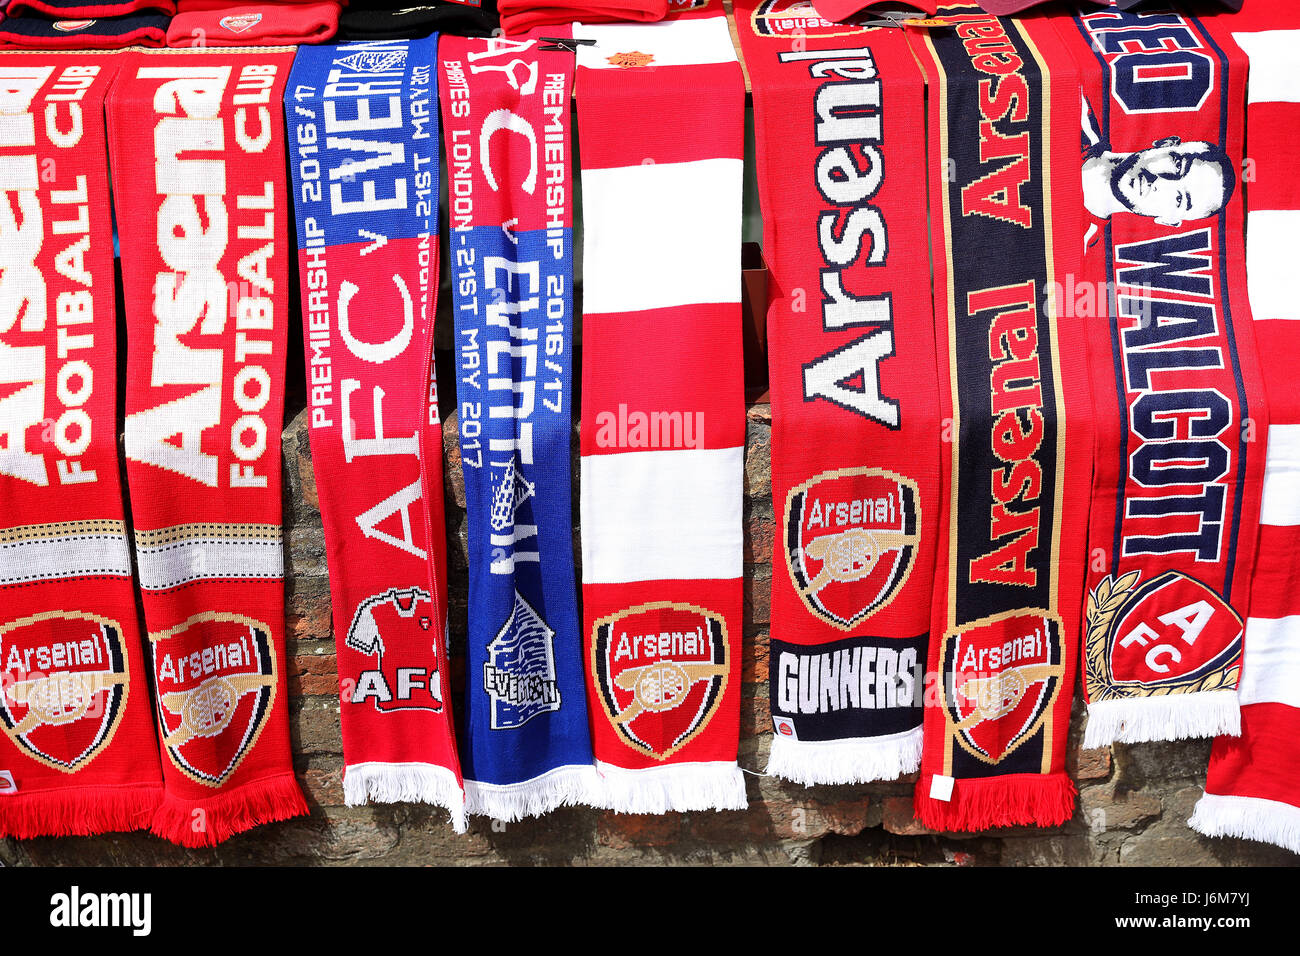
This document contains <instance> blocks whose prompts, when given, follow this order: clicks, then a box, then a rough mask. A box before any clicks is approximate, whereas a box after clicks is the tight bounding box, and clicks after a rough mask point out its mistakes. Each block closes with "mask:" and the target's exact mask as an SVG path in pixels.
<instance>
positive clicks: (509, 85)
mask: <svg viewBox="0 0 1300 956" xmlns="http://www.w3.org/2000/svg"><path fill="white" fill-rule="evenodd" d="M438 54H439V56H438V60H439V67H440V70H439V76H440V82H441V84H442V103H443V125H444V127H445V137H446V149H447V159H448V175H449V186H448V193H449V203H450V228H451V237H450V249H451V253H450V255H451V258H452V262H451V266H452V269H453V281H452V289H453V301H454V306H455V308H454V313H455V320H456V357H457V366H458V373H457V382H456V391H457V399H458V404H459V412H460V448H461V462H462V467H463V469H464V473H465V503H466V510H467V512H468V516H469V653H468V675H469V676H468V679H467V682H466V683H467V689H466V703H465V712H466V721H465V728H464V738H463V739H464V745H463V751H464V753H463V760H464V764H463V766H464V772H465V798H466V805H467V808H468V810H469V812H471V813H480V814H484V815H488V816H492V817H496V818H498V819H504V820H517V819H520V818H521V817H524V816H529V815H535V814H541V813H545V812H547V811H549V810H551V809H553V808H554V807H556V806H559V805H562V804H572V803H576V802H584V803H590V802H592V794H593V788H595V787H596V786H597V785H598V782H599V781H598V778H597V776H596V772H595V767H594V765H593V763H592V753H591V737H590V730H589V728H588V724H587V707H586V701H585V697H584V689H583V687H584V685H583V671H582V658H581V644H580V640H579V636H578V616H577V593H576V584H575V580H574V569H573V526H572V519H571V510H570V457H569V439H570V433H571V431H572V410H571V408H570V404H569V402H570V376H571V365H570V356H571V354H572V322H573V318H572V316H573V312H572V285H573V246H572V243H573V231H572V222H571V213H570V192H569V189H570V186H569V181H570V178H571V176H572V167H571V165H570V162H569V150H570V131H569V90H570V88H571V87H572V83H573V56H572V54H569V53H565V52H541V51H539V50H538V46H537V40H536V39H533V38H527V39H522V40H483V39H465V38H461V37H444V38H443V39H442V42H441V44H440V46H439V49H438Z"/></svg>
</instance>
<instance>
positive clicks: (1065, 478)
mask: <svg viewBox="0 0 1300 956" xmlns="http://www.w3.org/2000/svg"><path fill="white" fill-rule="evenodd" d="M939 14H940V16H942V17H944V18H946V19H948V20H949V21H951V22H953V23H955V24H956V25H955V26H952V27H947V28H940V29H935V30H930V31H922V30H909V31H908V34H909V37H910V39H911V40H912V41H913V43H914V47H915V49H916V51H917V53H918V56H919V57H920V58H921V60H922V62H923V64H924V67H925V70H926V74H927V76H928V77H929V81H930V94H929V108H930V130H931V135H930V143H931V145H932V148H933V152H932V153H931V156H930V177H931V178H930V182H931V206H930V208H931V216H932V223H933V225H932V236H933V245H934V259H935V264H934V270H935V305H934V311H935V318H936V323H935V325H936V330H937V334H936V339H937V344H938V350H937V351H938V355H939V356H940V360H939V365H940V377H941V381H942V384H943V388H942V396H943V405H944V408H943V415H944V418H945V419H946V420H948V426H949V427H948V429H947V434H946V437H947V438H948V439H949V441H950V448H951V454H950V457H947V459H946V462H945V471H946V474H945V482H946V488H947V491H948V492H949V494H950V497H949V500H948V506H947V509H946V513H945V516H944V521H943V523H942V525H941V527H940V534H939V540H940V544H939V549H940V554H939V558H938V561H937V569H938V570H937V573H936V575H935V588H934V623H933V634H934V639H933V641H932V642H931V651H930V664H929V668H930V671H931V673H933V674H934V675H935V676H936V680H937V682H938V684H937V688H936V691H937V693H936V696H937V700H935V702H934V705H933V706H928V707H927V708H926V715H925V752H924V755H923V757H922V766H921V778H920V781H919V782H918V784H917V791H916V800H915V803H916V807H917V811H918V816H919V817H920V819H921V820H922V822H924V823H925V825H926V826H928V827H930V828H932V829H936V830H982V829H986V828H988V827H992V826H1006V825H1012V824H1033V825H1039V826H1054V825H1057V824H1060V823H1063V822H1064V821H1065V820H1067V819H1069V817H1070V816H1071V814H1072V812H1073V808H1074V794H1075V789H1074V785H1073V784H1072V783H1071V782H1070V778H1069V777H1068V776H1067V775H1066V773H1065V743H1066V733H1067V730H1068V724H1069V714H1070V697H1071V690H1072V688H1073V686H1074V675H1075V667H1076V664H1077V653H1076V648H1077V646H1078V644H1077V642H1078V633H1079V605H1080V595H1081V592H1082V584H1083V570H1084V568H1083V563H1084V535H1085V531H1086V520H1087V500H1088V498H1087V493H1086V491H1087V487H1088V481H1089V477H1090V474H1091V457H1092V435H1091V432H1090V430H1089V421H1088V411H1089V401H1088V384H1087V380H1086V368H1085V364H1084V363H1085V344H1084V339H1085V338H1086V335H1087V329H1086V328H1085V327H1084V326H1083V324H1082V322H1081V321H1080V320H1079V319H1078V318H1077V317H1075V316H1074V315H1073V314H1071V312H1070V303H1069V302H1068V301H1064V300H1065V297H1064V296H1063V295H1062V294H1061V291H1060V285H1061V284H1062V283H1065V282H1067V281H1068V278H1069V277H1070V276H1071V275H1073V274H1075V273H1077V271H1078V262H1079V252H1080V250H1079V248H1078V242H1077V236H1076V233H1078V232H1079V213H1078V208H1079V185H1078V184H1079V175H1078V168H1077V166H1076V163H1075V157H1074V155H1073V153H1072V148H1073V144H1074V143H1076V142H1077V141H1078V140H1077V131H1076V130H1075V129H1074V120H1075V118H1076V114H1077V112H1078V102H1079V98H1078V97H1079V94H1078V79H1077V76H1076V75H1075V74H1074V72H1073V70H1072V69H1071V63H1070V58H1069V55H1068V53H1066V52H1065V50H1064V49H1063V48H1062V47H1061V45H1060V44H1059V42H1058V41H1057V40H1056V37H1055V34H1054V32H1053V31H1052V29H1051V27H1050V25H1048V24H1046V23H1045V22H1044V21H1018V20H1014V19H1006V20H1000V19H998V18H997V17H994V16H992V15H990V14H985V13H981V12H979V10H978V9H975V8H973V7H958V6H945V7H941V8H940V11H939ZM1049 64H1050V71H1049V66H1048V65H1049Z"/></svg>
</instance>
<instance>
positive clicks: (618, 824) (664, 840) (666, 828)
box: [597, 813, 682, 848]
mask: <svg viewBox="0 0 1300 956" xmlns="http://www.w3.org/2000/svg"><path fill="white" fill-rule="evenodd" d="M681 821H682V815H681V814H679V813H668V814H664V815H663V816H659V815H656V814H651V813H603V814H601V817H600V822H599V824H598V825H597V833H598V834H599V839H600V842H601V843H602V844H604V845H605V846H610V847H617V848H628V847H634V846H670V845H672V844H673V843H676V842H677V841H678V840H680V839H681Z"/></svg>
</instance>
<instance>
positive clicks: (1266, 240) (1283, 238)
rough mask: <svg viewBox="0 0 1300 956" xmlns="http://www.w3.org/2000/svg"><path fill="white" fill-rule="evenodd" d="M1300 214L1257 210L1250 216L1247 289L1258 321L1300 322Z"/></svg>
mask: <svg viewBox="0 0 1300 956" xmlns="http://www.w3.org/2000/svg"><path fill="white" fill-rule="evenodd" d="M1297 262H1300V210H1295V209H1257V210H1255V211H1253V212H1250V213H1248V214H1247V215H1246V285H1247V287H1248V290H1249V292H1250V311H1251V312H1252V313H1253V314H1254V317H1255V318H1257V319H1300V295H1296V290H1295V278H1296V276H1295V272H1296V263H1297Z"/></svg>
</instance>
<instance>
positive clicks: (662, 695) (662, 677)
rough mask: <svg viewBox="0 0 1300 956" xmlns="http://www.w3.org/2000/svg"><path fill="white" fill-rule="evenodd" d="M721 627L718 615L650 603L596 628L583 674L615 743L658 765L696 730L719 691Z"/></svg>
mask: <svg viewBox="0 0 1300 956" xmlns="http://www.w3.org/2000/svg"><path fill="white" fill-rule="evenodd" d="M730 664H731V661H730V648H729V645H728V643H727V626H726V623H725V622H724V621H723V620H722V616H721V615H720V614H716V613H714V612H713V611H709V610H706V609H705V608H702V607H696V606H695V605H693V604H677V603H673V602H670V601H658V602H655V603H653V604H640V605H637V606H636V607H630V608H627V609H626V610H623V611H619V612H618V613H617V614H611V615H609V616H608V617H603V618H601V619H600V620H598V621H596V623H595V625H594V627H593V631H592V641H591V668H592V674H593V675H594V676H595V684H596V688H597V692H598V695H599V697H600V702H601V704H602V706H603V708H604V710H605V716H606V717H608V718H609V721H610V723H611V724H613V726H614V729H615V730H616V731H618V735H619V737H620V739H621V740H622V741H623V742H624V743H625V744H627V745H628V746H629V747H631V748H632V749H633V750H635V751H637V752H639V753H643V754H646V755H647V756H650V757H653V758H654V759H656V760H666V759H667V758H668V757H671V756H672V755H673V754H675V753H676V752H677V751H679V750H681V749H682V748H683V747H685V746H686V745H687V744H688V743H689V742H690V741H691V740H692V739H693V738H694V737H695V736H696V735H697V734H698V733H699V732H700V731H701V730H703V729H704V728H705V727H706V726H707V725H708V723H709V720H710V719H711V718H712V717H713V714H714V712H715V711H716V710H717V709H718V704H719V703H720V702H721V700H722V695H723V692H724V691H725V690H726V689H727V675H728V672H729V669H730Z"/></svg>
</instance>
